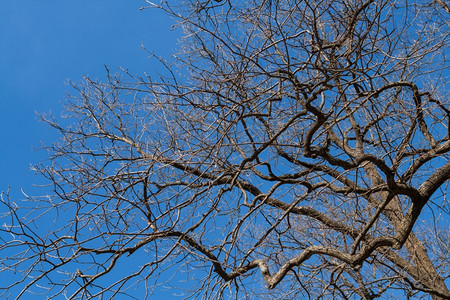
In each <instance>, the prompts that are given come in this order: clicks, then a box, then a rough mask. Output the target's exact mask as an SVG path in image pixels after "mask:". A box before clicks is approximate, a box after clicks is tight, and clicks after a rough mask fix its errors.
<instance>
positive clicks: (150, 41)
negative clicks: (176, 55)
mask: <svg viewBox="0 0 450 300" xmlns="http://www.w3.org/2000/svg"><path fill="white" fill-rule="evenodd" d="M145 4H146V3H145V1H144V0H95V1H91V0H79V1H68V0H58V1H56V0H53V1H52V0H44V1H35V0H21V1H18V0H8V1H0V122H1V124H0V141H1V146H0V169H1V172H0V190H3V191H4V190H6V189H7V188H8V186H10V194H11V195H12V196H13V197H19V196H20V193H21V192H20V189H21V188H23V189H24V191H25V192H27V193H32V192H33V190H34V189H33V188H32V183H38V182H39V178H38V177H36V176H34V175H33V174H32V172H31V171H28V170H29V168H30V164H36V163H38V162H40V161H42V160H44V159H45V158H46V157H47V153H45V152H44V151H35V150H33V149H36V148H39V147H40V144H41V142H43V143H46V144H48V143H50V142H51V141H53V140H55V139H56V138H57V135H55V133H56V132H54V131H52V130H50V129H49V128H48V127H47V126H46V125H45V124H43V123H40V122H39V121H38V118H37V116H36V112H37V113H44V114H46V113H49V112H52V113H53V114H54V115H55V116H56V117H59V116H60V112H61V109H62V105H63V102H64V97H65V95H66V92H70V91H71V88H70V87H69V86H68V85H67V80H68V79H70V80H71V81H74V82H78V81H80V79H81V76H82V75H88V76H90V77H93V78H98V79H104V77H105V73H106V72H105V68H104V65H107V66H108V68H109V69H110V71H111V72H116V71H118V70H119V67H123V68H127V69H128V70H129V71H130V72H131V73H132V74H142V73H143V72H147V73H150V74H151V73H152V72H155V71H157V70H156V68H157V66H156V65H154V64H153V63H152V61H151V60H150V59H148V53H147V52H145V51H144V50H143V49H142V48H141V45H142V44H143V45H144V46H145V47H146V48H147V49H149V50H154V51H155V53H156V54H159V55H162V56H164V55H165V56H168V55H169V53H173V52H174V51H176V49H177V34H178V33H177V32H175V31H173V30H171V26H172V25H173V23H174V22H173V20H171V19H170V17H169V16H168V15H166V14H164V13H162V12H161V11H158V10H156V9H146V10H140V9H139V8H140V7H142V6H143V5H145Z"/></svg>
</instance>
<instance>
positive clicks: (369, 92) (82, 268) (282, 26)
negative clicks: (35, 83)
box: [0, 0, 450, 299]
mask: <svg viewBox="0 0 450 300" xmlns="http://www.w3.org/2000/svg"><path fill="white" fill-rule="evenodd" d="M148 5H149V6H156V7H159V8H160V9H163V10H165V11H166V12H167V13H170V14H172V15H173V16H174V18H177V19H178V21H179V26H180V27H181V28H182V29H183V30H184V39H183V41H182V43H181V44H182V48H181V50H180V53H179V54H178V55H177V56H176V57H175V58H174V60H172V61H171V62H168V61H164V60H160V63H161V64H162V65H163V66H164V67H165V69H164V71H161V74H160V75H159V76H156V77H136V76H133V75H131V74H128V73H126V72H124V73H123V74H119V75H112V74H109V72H108V76H107V80H105V82H96V81H93V80H91V79H89V78H86V79H85V81H84V82H83V83H82V84H79V85H73V86H74V88H75V89H76V91H77V92H76V93H72V94H74V96H73V97H71V98H70V99H68V101H67V106H66V117H67V118H68V120H66V121H64V122H63V123H64V124H65V125H61V123H59V122H57V121H56V120H53V119H52V118H50V117H48V118H46V122H48V124H50V125H51V126H52V127H53V128H55V129H56V130H58V131H59V132H60V133H61V140H60V141H58V142H56V143H55V144H54V145H52V146H51V147H49V150H50V153H51V159H50V163H49V164H47V165H42V166H36V167H35V170H36V171H37V172H38V173H40V174H42V175H43V176H45V177H46V178H48V179H49V182H50V183H51V186H52V187H53V188H52V191H53V192H52V193H50V194H49V195H48V196H45V197H30V198H27V199H26V200H22V201H20V202H19V201H16V202H13V201H12V200H11V199H9V197H8V196H7V195H6V194H4V195H3V198H2V202H3V205H4V207H7V208H8V209H7V211H8V212H7V213H6V214H4V215H3V217H2V219H3V220H2V223H3V224H4V225H3V227H2V232H3V233H2V243H3V244H2V245H1V246H0V249H1V252H0V253H1V259H2V272H6V273H2V274H11V276H12V277H11V278H14V280H12V281H8V283H7V284H6V286H4V287H3V296H5V295H11V296H15V297H17V298H20V297H21V296H23V295H25V293H27V292H32V293H42V294H45V295H47V296H49V297H55V296H58V295H59V296H63V295H65V296H66V297H67V298H70V299H84V298H86V299H87V298H97V297H98V298H102V297H108V298H109V297H114V296H116V295H117V296H118V297H119V296H120V297H121V299H122V297H125V296H126V295H128V296H129V297H136V298H138V299H143V298H144V297H150V296H151V295H152V292H153V291H154V290H159V289H161V288H163V286H171V287H173V288H174V289H173V290H171V291H169V292H174V291H176V292H177V293H182V295H183V296H184V297H186V298H189V297H192V298H200V297H202V298H204V299H213V298H222V297H225V298H227V297H235V298H239V299H242V298H254V297H256V296H258V297H260V298H263V297H265V296H267V297H268V298H270V299H274V298H280V299H295V298H297V299H298V298H302V299H303V298H312V299H321V298H325V299H356V298H362V299H375V298H377V297H382V296H392V297H394V296H397V297H404V298H406V297H407V298H428V297H431V298H432V299H450V292H449V289H448V287H447V286H446V282H447V284H448V280H449V279H448V276H449V270H448V266H449V245H450V242H449V231H448V225H449V223H448V216H449V204H448V199H447V192H448V191H449V187H448V182H449V178H450V159H449V158H450V139H449V137H450V126H449V124H450V107H449V100H448V89H447V88H448V83H447V79H448V74H449V73H448V63H447V57H446V55H448V53H447V54H446V51H448V44H449V33H450V30H449V26H448V25H449V18H448V17H449V14H448V6H446V4H445V2H444V1H436V2H433V1H431V0H430V1H418V2H412V1H403V0H399V1H387V0H379V1H374V0H367V1H366V0H341V1H340V0H312V1H278V0H271V1H256V0H250V1H233V0H229V1H186V2H184V3H183V4H182V5H180V6H179V7H173V6H169V5H168V4H167V3H161V4H160V5H156V4H152V3H150V2H148ZM49 220H52V226H53V227H51V228H52V229H51V230H50V231H47V230H48V228H49V225H48V223H49ZM45 223H47V224H45ZM42 224H45V225H46V226H45V227H42V226H43V225H42ZM39 226H41V227H39ZM40 228H41V229H40ZM42 228H45V231H44V230H42ZM8 271H10V272H8ZM13 272H15V275H12V273H13ZM173 274H175V276H174V277H171V276H172V275H173ZM2 276H3V275H2ZM180 278H181V279H185V280H186V281H185V282H180V280H181V279H180ZM175 288H177V289H175ZM136 295H138V296H136ZM102 299H103V298H102Z"/></svg>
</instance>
